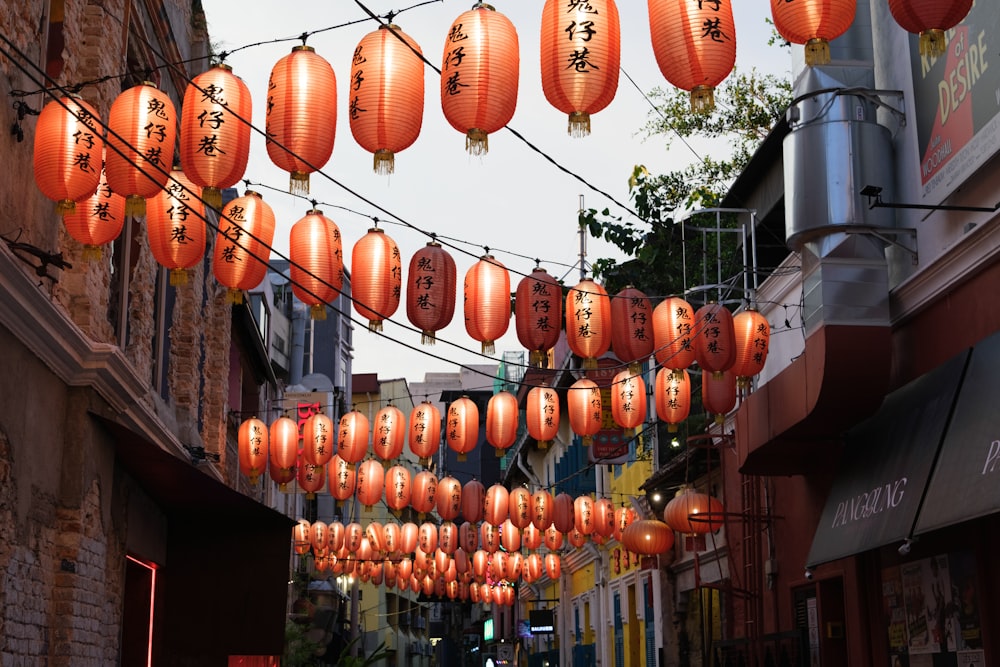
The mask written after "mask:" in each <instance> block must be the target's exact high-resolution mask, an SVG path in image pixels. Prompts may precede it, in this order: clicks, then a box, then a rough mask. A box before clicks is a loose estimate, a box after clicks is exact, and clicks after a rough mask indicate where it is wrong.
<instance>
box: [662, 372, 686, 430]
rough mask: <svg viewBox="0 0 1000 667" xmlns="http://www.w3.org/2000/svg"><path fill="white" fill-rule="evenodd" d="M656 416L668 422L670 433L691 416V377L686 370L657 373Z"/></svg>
mask: <svg viewBox="0 0 1000 667" xmlns="http://www.w3.org/2000/svg"><path fill="white" fill-rule="evenodd" d="M653 391H654V394H655V402H656V416H657V417H659V419H660V421H662V422H666V424H667V430H668V431H669V432H670V433H676V432H677V425H678V424H680V423H681V422H682V421H684V420H685V419H687V418H688V415H689V414H691V377H690V376H689V375H688V372H687V371H685V370H679V371H674V370H670V369H669V368H661V369H660V370H658V371H657V372H656V385H655V387H654V390H653Z"/></svg>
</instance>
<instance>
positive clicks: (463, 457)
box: [458, 452, 469, 463]
mask: <svg viewBox="0 0 1000 667" xmlns="http://www.w3.org/2000/svg"><path fill="white" fill-rule="evenodd" d="M468 459H469V457H468V456H466V455H465V452H461V453H460V454H459V455H458V462H459V463H465V461H467V460H468Z"/></svg>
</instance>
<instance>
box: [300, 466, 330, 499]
mask: <svg viewBox="0 0 1000 667" xmlns="http://www.w3.org/2000/svg"><path fill="white" fill-rule="evenodd" d="M295 476H296V479H297V480H298V483H299V488H300V489H302V490H303V491H305V492H306V498H308V499H309V500H312V499H313V498H315V497H316V493H317V492H318V491H319V490H320V489H322V488H323V485H324V484H326V468H325V467H323V466H317V465H313V464H311V463H306V462H305V461H300V462H299V467H298V470H296V472H295Z"/></svg>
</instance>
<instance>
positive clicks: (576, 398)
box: [566, 378, 603, 447]
mask: <svg viewBox="0 0 1000 667" xmlns="http://www.w3.org/2000/svg"><path fill="white" fill-rule="evenodd" d="M566 403H567V407H568V408H569V426H570V429H572V431H573V433H576V434H577V435H578V436H580V437H581V438H583V446H584V447H589V446H590V444H591V443H592V442H593V440H594V436H595V435H597V433H598V432H599V431H600V430H601V426H602V425H603V424H602V421H601V414H602V412H601V411H602V405H601V389H600V387H598V386H597V383H596V382H594V381H593V380H590V379H588V378H580V379H579V380H577V381H576V382H574V383H573V385H572V386H571V387H570V388H569V391H568V392H567V393H566Z"/></svg>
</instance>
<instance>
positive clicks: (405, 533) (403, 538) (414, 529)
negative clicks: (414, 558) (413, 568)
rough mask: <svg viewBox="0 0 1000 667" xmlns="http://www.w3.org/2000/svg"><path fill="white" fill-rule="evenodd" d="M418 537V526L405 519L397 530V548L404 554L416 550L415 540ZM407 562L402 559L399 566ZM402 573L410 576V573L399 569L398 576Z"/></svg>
mask: <svg viewBox="0 0 1000 667" xmlns="http://www.w3.org/2000/svg"><path fill="white" fill-rule="evenodd" d="M419 537H420V527H419V526H418V525H417V524H415V523H412V522H410V521H407V522H406V523H404V524H403V525H402V527H401V528H400V531H399V550H400V551H402V552H403V553H404V554H411V553H413V552H415V551H416V550H417V540H418V539H419ZM408 564H409V560H404V561H403V563H401V566H403V565H408ZM404 574H405V575H406V577H409V576H410V573H407V572H404V571H400V576H403V575H404Z"/></svg>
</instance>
